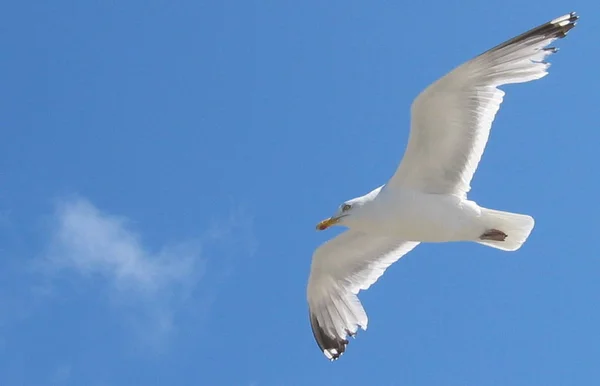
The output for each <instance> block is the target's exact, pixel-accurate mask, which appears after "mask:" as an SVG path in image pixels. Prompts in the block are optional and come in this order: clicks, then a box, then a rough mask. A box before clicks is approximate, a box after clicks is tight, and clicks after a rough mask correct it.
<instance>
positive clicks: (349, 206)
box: [342, 204, 352, 212]
mask: <svg viewBox="0 0 600 386" xmlns="http://www.w3.org/2000/svg"><path fill="white" fill-rule="evenodd" d="M350 208H352V205H350V204H344V205H342V212H346V211H348V210H350Z"/></svg>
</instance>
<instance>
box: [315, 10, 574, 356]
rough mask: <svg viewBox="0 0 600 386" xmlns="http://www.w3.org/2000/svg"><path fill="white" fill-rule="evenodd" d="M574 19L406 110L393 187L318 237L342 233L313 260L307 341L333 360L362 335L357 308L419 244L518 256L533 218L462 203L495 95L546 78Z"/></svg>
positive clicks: (363, 201)
mask: <svg viewBox="0 0 600 386" xmlns="http://www.w3.org/2000/svg"><path fill="white" fill-rule="evenodd" d="M578 18H579V16H577V15H576V14H575V13H574V12H572V13H569V14H566V15H564V16H561V17H558V18H556V19H554V20H552V21H549V22H548V23H545V24H543V25H540V26H539V27H537V28H534V29H532V30H530V31H528V32H525V33H523V34H521V35H519V36H517V37H515V38H513V39H510V40H508V41H506V42H504V43H502V44H500V45H498V46H496V47H494V48H492V49H490V50H488V51H486V52H484V53H483V54H481V55H479V56H477V57H475V58H473V59H472V60H470V61H468V62H465V63H463V64H462V65H460V66H458V67H457V68H455V69H454V70H452V71H451V72H449V73H448V74H446V75H445V76H443V77H442V78H440V79H438V80H437V81H436V82H434V83H433V84H431V85H430V86H429V87H427V88H426V89H425V90H424V91H422V92H421V94H419V95H418V96H417V98H416V99H415V100H414V102H413V104H412V106H411V128H410V135H409V140H408V145H407V147H406V150H405V153H404V157H403V159H402V161H401V162H400V164H399V166H398V168H397V169H396V172H395V173H394V175H393V176H392V178H391V179H390V180H389V181H388V182H387V183H386V184H385V185H382V186H380V187H378V188H376V189H375V190H373V191H371V192H370V193H367V194H366V195H364V196H361V197H357V198H353V199H351V200H348V201H345V202H343V203H342V204H341V205H340V206H339V207H338V208H337V209H336V211H335V213H334V215H333V216H332V217H330V218H327V219H325V220H323V221H321V222H320V223H319V224H318V225H317V229H318V230H324V229H327V228H329V227H331V226H334V225H339V226H344V227H346V228H347V229H346V230H345V231H344V232H342V233H341V234H339V235H338V236H337V237H335V238H333V239H331V240H329V241H327V242H325V243H324V244H322V245H321V246H319V247H318V248H317V249H316V251H315V252H314V254H313V258H312V263H311V269H310V277H309V279H308V285H307V300H308V306H309V318H310V323H311V327H312V331H313V334H314V337H315V340H316V341H317V344H318V346H319V348H320V349H321V350H322V352H323V354H325V356H326V357H327V359H329V360H336V359H338V358H339V357H340V355H342V353H344V351H345V350H346V346H347V344H348V337H354V336H355V335H356V333H357V331H358V328H359V327H360V328H361V329H363V330H366V329H367V321H368V318H367V314H366V312H365V310H364V308H363V306H362V305H361V303H360V300H359V299H358V296H357V295H358V292H359V291H360V290H366V289H368V288H369V287H370V286H371V285H372V284H373V283H375V282H376V281H377V279H379V277H381V275H383V273H384V271H385V270H386V269H387V268H388V267H389V266H390V265H391V264H393V263H395V262H396V261H398V259H400V257H402V256H403V255H405V254H407V253H408V252H410V251H411V250H412V249H414V248H415V247H416V246H417V245H419V243H421V242H428V243H440V242H453V241H471V242H475V243H479V244H483V245H486V246H488V247H492V248H497V249H501V250H504V251H516V250H517V249H519V248H520V247H521V245H523V243H524V242H525V241H526V240H527V238H528V236H529V234H530V233H531V230H532V229H533V226H534V220H533V218H532V217H530V216H527V215H524V214H516V213H510V212H504V211H499V210H494V209H488V208H484V207H481V206H479V205H478V204H477V203H475V202H474V201H471V200H468V199H467V193H468V192H469V190H470V188H471V187H470V183H471V179H472V178H473V174H474V173H475V169H477V165H478V164H479V161H480V159H481V155H482V154H483V150H484V148H485V145H486V142H487V140H488V136H489V133H490V129H491V127H492V122H493V120H494V117H495V115H496V113H497V112H498V109H499V108H500V104H501V103H502V99H503V97H504V92H503V91H502V90H500V89H498V87H499V86H502V85H505V84H512V83H524V82H529V81H532V80H536V79H540V78H542V77H544V76H546V75H547V71H548V67H549V66H550V64H549V63H547V62H545V61H544V59H545V58H546V57H547V56H549V55H551V54H553V53H555V52H557V48H555V47H549V46H548V45H549V44H550V43H552V42H553V41H555V40H556V39H561V38H564V37H565V36H566V35H567V32H569V31H570V30H571V29H572V28H573V27H575V24H576V21H577V19H578Z"/></svg>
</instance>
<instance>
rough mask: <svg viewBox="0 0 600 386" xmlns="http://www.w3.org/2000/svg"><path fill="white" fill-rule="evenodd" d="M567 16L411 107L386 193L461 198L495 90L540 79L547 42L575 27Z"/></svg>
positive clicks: (467, 66) (493, 108) (463, 71)
mask: <svg viewBox="0 0 600 386" xmlns="http://www.w3.org/2000/svg"><path fill="white" fill-rule="evenodd" d="M577 19H578V16H576V15H575V13H570V14H567V15H564V16H562V17H559V18H556V19H554V20H552V21H550V22H548V23H546V24H543V25H541V26H539V27H537V28H534V29H532V30H530V31H528V32H526V33H524V34H522V35H520V36H517V37H515V38H513V39H511V40H509V41H507V42H505V43H502V44H500V45H498V46H497V47H494V48H492V49H491V50H489V51H487V52H485V53H483V54H481V55H479V56H477V57H476V58H474V59H472V60H470V61H468V62H466V63H464V64H463V65H461V66H459V67H457V68H456V69H455V70H453V71H451V72H450V73H448V74H447V75H446V76H444V77H442V78H441V79H439V80H438V81H436V82H435V83H433V84H432V85H430V86H429V87H427V88H426V89H425V90H424V91H423V92H422V93H421V94H420V95H419V96H418V97H417V98H416V99H415V101H414V102H413V105H412V108H411V114H412V122H411V130H410V137H409V141H408V146H407V148H406V152H405V154H404V157H403V159H402V162H401V163H400V165H399V167H398V169H397V170H396V173H395V174H394V176H393V177H392V178H391V179H390V181H389V182H388V184H387V185H388V186H389V187H392V188H393V187H394V186H401V187H404V188H411V189H415V190H418V191H423V192H426V193H440V194H455V195H459V196H463V197H465V196H466V194H467V192H468V191H469V190H470V183H471V179H472V178H473V174H474V173H475V170H476V169H477V165H478V164H479V161H480V159H481V156H482V154H483V151H484V149H485V145H486V143H487V141H488V137H489V133H490V129H491V127H492V122H493V121H494V117H495V116H496V113H497V112H498V109H499V108H500V104H501V103H502V99H503V96H504V92H503V91H501V90H499V89H498V88H497V87H498V86H501V85H505V84H511V83H522V82H529V81H532V80H535V79H539V78H542V77H544V76H545V75H546V74H547V70H548V67H549V66H550V64H549V63H546V62H544V61H543V60H544V58H546V57H547V56H548V55H550V54H552V53H554V52H556V49H555V48H553V47H550V48H546V47H547V46H548V45H549V44H550V43H551V42H553V41H554V40H556V39H558V38H562V37H564V36H565V35H566V33H567V32H568V31H569V30H570V29H571V28H573V27H574V26H575V21H576V20H577Z"/></svg>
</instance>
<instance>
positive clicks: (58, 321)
mask: <svg viewBox="0 0 600 386" xmlns="http://www.w3.org/2000/svg"><path fill="white" fill-rule="evenodd" d="M573 10H574V11H577V12H578V13H579V14H580V16H581V20H580V23H579V24H578V26H577V27H576V28H575V29H574V30H573V31H572V32H571V33H570V34H569V36H568V37H567V38H566V39H564V40H562V41H560V42H558V45H559V47H560V48H561V51H560V52H559V54H557V55H554V56H552V58H551V61H552V63H553V66H552V67H551V69H550V75H549V76H547V77H546V78H544V79H542V80H540V81H536V82H532V83H527V84H522V85H514V86H509V87H506V88H505V90H506V91H507V96H506V98H505V102H504V103H503V105H502V108H501V110H500V113H499V115H498V116H497V119H496V122H495V124H494V128H493V130H492V134H491V139H490V142H489V144H488V147H487V150H486V153H485V155H484V157H483V160H482V162H481V164H480V168H479V170H478V172H477V173H476V175H475V179H474V181H473V190H472V193H471V194H470V197H471V198H472V199H473V200H475V201H477V202H479V203H480V204H481V205H483V206H486V207H492V208H497V209H502V210H510V211H514V212H520V213H527V214H530V215H532V216H534V217H535V219H536V227H535V229H534V231H533V233H532V235H531V237H530V238H529V240H528V241H527V243H526V244H525V246H524V247H523V248H522V249H521V250H519V251H518V252H515V253H506V252H502V251H498V250H493V249H491V248H486V247H483V246H480V245H475V244H468V243H455V244H444V245H421V246H419V247H418V248H416V249H415V250H414V251H413V252H411V253H410V254H409V255H407V256H405V257H404V258H402V259H401V260H400V261H399V262H398V263H397V264H395V265H394V266H392V267H391V268H390V269H389V270H388V271H387V273H386V275H384V276H383V277H382V279H381V280H380V281H379V282H378V283H377V284H376V285H374V286H373V287H372V288H371V289H370V290H369V291H368V292H365V293H362V294H361V299H362V301H363V304H364V305H365V308H366V310H367V312H368V314H369V317H370V322H369V330H368V331H366V332H361V333H359V336H358V338H357V339H356V340H353V341H352V342H351V344H350V345H349V347H348V350H347V352H346V354H345V355H344V356H343V357H342V359H341V360H339V361H337V362H335V363H330V362H328V361H327V360H326V359H325V357H324V356H323V355H322V354H321V353H320V352H319V350H318V348H317V346H316V344H315V342H314V340H313V337H312V334H311V331H310V325H309V322H308V317H307V308H306V300H305V299H306V297H305V288H306V281H307V277H308V273H309V268H310V260H311V255H312V252H313V250H314V249H315V248H316V247H317V246H318V245H319V244H320V243H322V242H324V241H325V240H326V239H328V238H330V237H332V236H334V235H335V234H337V233H338V232H339V231H340V230H338V229H333V230H329V231H327V232H321V233H318V232H315V230H314V226H315V224H316V223H317V222H318V221H319V220H321V219H322V218H324V217H326V216H328V215H330V214H332V212H333V211H334V210H335V208H336V207H337V206H338V205H339V204H340V203H341V202H342V201H343V200H345V199H349V198H352V197H355V196H358V195H362V194H364V193H366V192H368V191H369V190H371V189H372V188H374V187H376V186H378V185H379V184H381V183H383V182H385V181H386V179H387V178H388V177H389V176H390V175H391V174H392V173H393V171H394V170H395V168H396V165H397V162H398V161H399V160H400V157H401V156H402V152H403V150H404V147H405V144H406V141H407V136H408V127H409V119H410V117H409V106H410V103H411V102H412V100H413V98H414V97H415V96H416V95H417V94H418V93H419V92H420V91H421V90H422V89H423V88H424V87H426V86H427V85H428V84H430V83H431V82H433V81H434V80H435V79H437V78H438V77H439V76H441V75H443V74H445V73H446V72H448V71H449V70H450V69H452V68H453V67H454V66H456V65H458V64H460V63H462V62H463V61H465V60H467V59H470V58H471V57H473V56H474V55H476V54H479V53H480V52H482V51H484V50H486V49H488V48H491V47H492V46H494V45H496V44H498V43H500V42H502V41H504V40H506V39H508V38H511V37H512V36H514V35H516V34H519V33H521V32H524V31H525V30H527V29H529V28H531V27H534V26H536V25H538V24H541V23H544V22H546V21H548V20H550V19H552V18H555V17H558V16H560V15H563V14H565V13H567V12H570V11H573ZM0 11H1V12H0V15H2V16H1V17H2V23H0V25H1V26H2V27H0V28H1V29H2V33H0V45H1V46H2V47H3V53H4V55H3V60H2V61H1V63H0V69H2V71H1V74H2V75H0V88H1V89H2V91H3V92H2V93H0V98H1V100H0V106H2V107H1V108H0V122H1V126H0V127H1V128H2V129H1V130H2V131H1V133H2V139H3V140H2V141H0V384H2V385H11V386H12V385H15V386H16V385H36V386H37V385H90V386H104V385H110V386H118V385H246V386H267V385H313V384H328V385H359V384H373V385H390V386H391V385H411V386H421V385H424V386H428V385H457V386H458V385H461V386H462V385H479V386H485V385H528V386H530V385H544V386H554V385H591V384H596V383H598V382H599V381H600V367H599V366H598V358H599V356H600V334H599V333H598V325H600V312H599V311H598V309H597V304H598V303H599V300H600V299H599V293H600V280H598V277H599V276H600V260H599V259H598V251H597V240H598V235H597V233H596V232H598V230H599V229H600V228H599V227H598V223H597V219H598V217H599V216H600V210H599V209H598V207H599V206H598V205H597V197H598V193H599V192H600V184H599V183H598V177H597V176H598V175H599V172H598V171H597V168H598V165H599V161H598V151H597V146H598V143H599V142H600V132H599V131H598V119H597V111H598V107H597V104H598V100H599V98H600V94H599V91H598V90H599V89H600V81H599V77H598V73H597V72H598V70H597V67H598V65H597V63H598V61H599V60H600V57H599V56H598V55H599V54H598V53H597V49H591V48H593V47H597V37H598V31H595V30H594V28H595V26H597V25H598V19H599V17H600V4H599V3H598V2H595V1H591V0H585V1H583V0H582V1H572V2H570V3H568V4H565V3H564V2H560V1H557V0H550V1H541V0H534V1H530V2H525V3H523V2H522V1H516V0H508V1H504V2H496V3H494V2H483V1H473V0H467V1H463V2H460V3H458V2H456V3H454V2H436V3H426V2H420V3H419V2H413V3H402V2H391V1H374V2H358V1H330V2H326V3H325V2H320V1H303V2H292V1H277V2H276V1H262V2H255V1H237V2H233V1H221V2H216V1H215V2H207V1H204V2H197V1H179V2H166V1H147V2H141V1H128V2H106V1H86V2H64V1H54V2H25V1H22V2H6V3H5V4H3V5H2V6H1V7H0Z"/></svg>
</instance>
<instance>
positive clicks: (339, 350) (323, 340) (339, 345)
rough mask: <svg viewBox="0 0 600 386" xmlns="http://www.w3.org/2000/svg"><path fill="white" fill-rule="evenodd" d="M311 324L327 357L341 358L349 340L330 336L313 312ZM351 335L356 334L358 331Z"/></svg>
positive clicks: (332, 358)
mask: <svg viewBox="0 0 600 386" xmlns="http://www.w3.org/2000/svg"><path fill="white" fill-rule="evenodd" d="M310 326H311V328H312V332H313V335H314V337H315V340H316V341H317V344H318V345H319V348H320V349H321V351H322V352H323V354H324V355H325V356H326V357H327V359H329V360H330V361H335V360H337V359H339V357H340V356H341V355H342V354H343V353H344V351H346V346H347V345H348V340H347V339H341V338H336V337H331V336H329V335H328V334H327V332H326V331H325V330H324V329H323V327H321V325H320V324H319V321H318V320H317V318H316V317H315V316H314V315H313V314H312V313H310ZM349 335H351V336H354V335H356V333H354V334H349Z"/></svg>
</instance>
